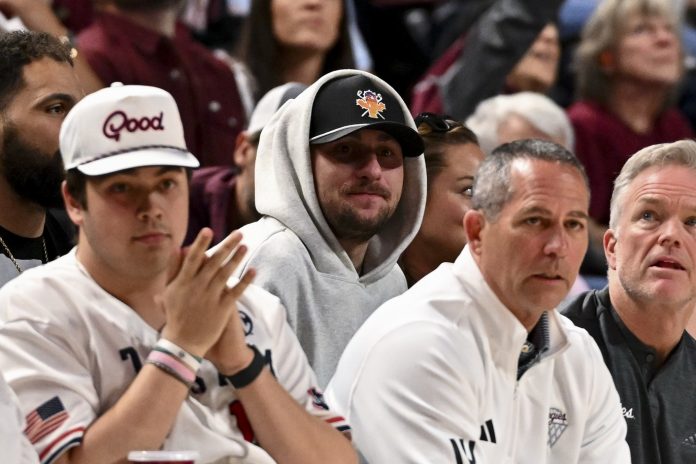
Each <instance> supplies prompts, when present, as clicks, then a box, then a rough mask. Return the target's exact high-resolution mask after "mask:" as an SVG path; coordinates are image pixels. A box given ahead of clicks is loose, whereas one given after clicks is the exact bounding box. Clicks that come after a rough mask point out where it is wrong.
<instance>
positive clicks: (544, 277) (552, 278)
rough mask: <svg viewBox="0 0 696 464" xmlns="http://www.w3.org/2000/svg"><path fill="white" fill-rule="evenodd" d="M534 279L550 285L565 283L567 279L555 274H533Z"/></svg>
mask: <svg viewBox="0 0 696 464" xmlns="http://www.w3.org/2000/svg"><path fill="white" fill-rule="evenodd" d="M532 277H533V278H534V279H537V280H541V281H544V282H549V283H555V282H561V283H562V282H565V279H564V278H563V277H562V276H560V275H558V274H553V273H541V274H533V275H532Z"/></svg>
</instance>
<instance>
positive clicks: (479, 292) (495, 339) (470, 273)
mask: <svg viewBox="0 0 696 464" xmlns="http://www.w3.org/2000/svg"><path fill="white" fill-rule="evenodd" d="M452 270H453V273H454V275H455V276H456V277H457V279H458V280H459V281H460V282H461V284H462V286H463V287H464V288H465V290H466V293H467V294H468V296H469V297H470V298H471V300H472V302H473V303H474V306H475V310H476V311H477V312H478V315H479V317H480V320H481V323H482V326H483V327H482V329H483V331H484V333H485V336H486V337H487V339H488V343H489V344H490V346H491V356H492V358H493V361H494V362H495V363H496V364H498V365H500V366H502V367H503V368H504V369H505V370H506V371H508V372H511V373H513V375H515V376H517V367H518V363H519V358H520V353H521V351H522V347H523V346H524V344H525V342H526V341H527V340H528V338H529V337H534V339H535V340H543V341H540V342H539V341H537V343H539V345H538V347H542V346H543V347H545V348H546V349H545V350H544V352H541V353H539V354H540V358H539V360H543V359H545V358H547V357H551V356H554V355H556V354H558V353H560V352H561V351H563V350H564V349H565V348H566V347H567V346H568V334H567V332H566V329H565V328H564V327H563V324H562V323H561V320H560V315H559V314H558V311H556V310H555V309H554V310H551V311H546V312H544V313H543V314H545V315H546V317H544V316H542V317H541V318H540V320H539V322H538V323H537V325H536V326H535V328H534V329H533V330H532V331H531V332H530V333H527V329H526V328H525V327H524V326H523V325H522V323H521V322H520V321H519V320H518V319H517V318H516V317H515V316H514V315H513V314H512V312H511V311H510V310H509V309H508V308H507V307H506V306H505V305H504V304H503V303H502V302H501V301H500V299H499V298H498V297H497V296H496V295H495V293H494V292H493V290H492V289H491V288H490V286H489V285H488V284H487V283H486V281H485V279H484V278H483V274H482V273H481V270H480V269H479V267H478V264H476V261H475V260H474V258H473V256H472V255H471V250H470V249H469V245H466V246H465V247H464V250H463V251H462V252H461V253H460V254H459V256H458V257H457V259H456V261H455V262H454V265H453V268H452ZM542 319H543V320H545V322H541V321H542ZM540 323H541V326H540ZM537 327H539V331H537V330H536V329H537ZM535 332H537V333H535ZM536 337H540V338H536Z"/></svg>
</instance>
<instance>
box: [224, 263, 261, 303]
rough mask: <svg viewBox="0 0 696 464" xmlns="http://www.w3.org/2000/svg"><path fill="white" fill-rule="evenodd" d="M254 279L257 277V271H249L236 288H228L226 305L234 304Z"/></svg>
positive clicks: (225, 296)
mask: <svg viewBox="0 0 696 464" xmlns="http://www.w3.org/2000/svg"><path fill="white" fill-rule="evenodd" d="M254 277H256V270H254V269H248V270H247V271H246V272H245V273H244V275H243V276H242V278H241V279H240V280H239V282H237V284H236V285H235V286H234V287H227V291H226V292H225V295H224V299H225V303H233V302H234V301H236V300H238V299H239V297H240V296H242V293H244V290H246V289H247V287H248V286H249V285H250V284H251V282H252V281H253V280H254Z"/></svg>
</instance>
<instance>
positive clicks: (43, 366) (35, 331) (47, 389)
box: [0, 293, 98, 464]
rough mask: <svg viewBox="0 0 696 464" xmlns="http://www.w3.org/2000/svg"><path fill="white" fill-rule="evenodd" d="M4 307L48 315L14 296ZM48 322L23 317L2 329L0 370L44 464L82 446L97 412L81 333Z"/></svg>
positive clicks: (68, 323)
mask: <svg viewBox="0 0 696 464" xmlns="http://www.w3.org/2000/svg"><path fill="white" fill-rule="evenodd" d="M46 297H48V296H46ZM0 305H3V306H6V309H9V311H8V312H9V313H10V314H12V313H16V312H17V311H16V309H17V308H18V307H21V311H20V312H21V313H23V314H32V311H35V314H37V315H40V314H41V313H42V311H43V310H44V309H42V308H41V307H38V306H37V305H36V304H35V302H34V304H32V299H30V298H24V297H22V296H19V295H18V294H16V293H15V295H14V297H11V298H4V299H2V300H1V301H0ZM44 306H45V305H44ZM56 306H57V304H56ZM50 309H51V310H55V309H56V307H52V308H50ZM66 319H69V318H66ZM47 321H48V319H47V318H40V317H39V316H36V317H33V316H24V317H15V318H11V319H10V320H9V321H6V322H4V323H3V325H2V326H0V371H2V373H3V374H4V376H5V379H6V380H7V383H8V384H9V385H10V387H12V389H13V390H14V391H15V393H16V394H17V398H18V400H19V405H20V409H21V411H22V414H23V415H24V416H25V421H26V428H25V429H24V434H25V435H26V437H27V439H28V440H29V441H30V442H31V444H32V445H33V447H34V449H35V450H36V453H37V454H38V455H39V459H40V461H41V463H44V464H48V463H51V462H53V461H54V460H55V459H57V458H58V457H59V456H60V455H61V454H63V453H64V452H65V451H66V450H68V449H69V448H72V447H74V446H78V445H79V444H80V443H81V442H82V437H83V435H84V431H85V428H86V427H87V426H88V425H89V424H91V423H92V422H93V421H94V420H95V418H96V410H97V407H98V397H97V393H96V389H95V387H94V384H93V382H92V377H91V375H90V371H89V368H88V367H87V366H88V362H87V356H88V355H87V350H78V349H76V343H78V342H77V339H78V338H79V336H76V334H77V333H82V332H81V330H82V328H79V327H75V326H73V325H71V324H70V322H69V321H66V326H65V327H56V326H55V325H52V324H50V323H49V322H47Z"/></svg>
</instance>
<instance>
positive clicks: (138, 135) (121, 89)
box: [60, 82, 200, 176]
mask: <svg viewBox="0 0 696 464" xmlns="http://www.w3.org/2000/svg"><path fill="white" fill-rule="evenodd" d="M60 152H61V155H62V157H63V165H64V166H65V169H66V170H69V169H73V168H76V169H78V170H79V171H80V172H82V173H83V174H86V175H88V176H100V175H102V174H110V173H112V172H117V171H123V170H124V169H132V168H139V167H143V166H182V167H187V168H195V167H198V166H199V164H200V163H199V162H198V160H197V159H196V157H195V156H193V155H192V154H191V153H190V152H189V151H188V149H187V148H186V142H185V141H184V128H183V126H182V124H181V117H180V116H179V109H178V108H177V106H176V102H175V101H174V98H173V97H172V96H171V95H170V94H169V93H168V92H166V91H164V90H162V89H159V88H157V87H148V86H144V85H123V84H121V83H120V82H116V83H114V84H112V85H111V87H107V88H105V89H101V90H98V91H96V92H94V93H92V94H89V95H87V96H86V97H85V98H83V99H82V100H80V101H79V102H78V103H77V104H76V105H75V106H74V107H73V109H72V110H71V111H70V113H68V115H67V116H66V118H65V120H64V121H63V125H62V126H61V128H60Z"/></svg>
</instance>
